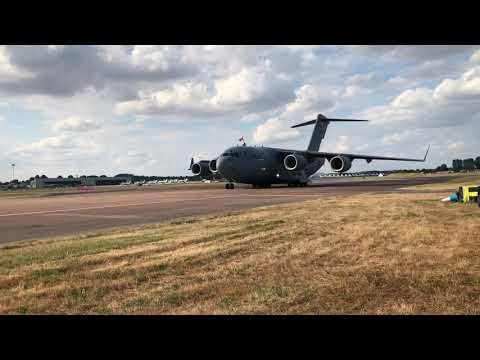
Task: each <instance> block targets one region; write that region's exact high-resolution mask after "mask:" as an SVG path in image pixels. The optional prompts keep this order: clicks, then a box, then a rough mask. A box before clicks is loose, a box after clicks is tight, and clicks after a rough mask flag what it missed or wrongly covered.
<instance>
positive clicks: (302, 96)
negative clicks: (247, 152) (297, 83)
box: [253, 84, 335, 143]
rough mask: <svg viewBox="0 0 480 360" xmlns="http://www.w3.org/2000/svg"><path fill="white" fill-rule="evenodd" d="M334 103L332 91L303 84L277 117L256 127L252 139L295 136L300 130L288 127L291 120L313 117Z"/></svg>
mask: <svg viewBox="0 0 480 360" xmlns="http://www.w3.org/2000/svg"><path fill="white" fill-rule="evenodd" d="M334 105H335V101H334V92H332V91H329V90H326V89H323V88H321V87H317V86H312V85H311V84H305V85H303V86H301V87H299V88H298V89H296V90H295V99H294V100H293V101H292V102H290V103H288V104H286V105H285V107H284V108H283V109H282V110H281V112H280V114H279V115H278V116H277V117H274V118H271V119H268V120H267V121H266V122H265V123H263V124H261V125H259V126H257V127H256V129H255V131H254V133H253V139H254V141H255V142H256V143H267V142H277V141H284V140H289V139H294V138H297V137H299V136H300V132H299V131H298V130H297V129H291V128H290V126H291V125H294V124H293V123H292V121H295V122H300V121H301V120H303V119H304V118H314V117H315V116H316V114H318V113H320V112H323V111H326V110H328V109H331V108H332V107H333V106H334Z"/></svg>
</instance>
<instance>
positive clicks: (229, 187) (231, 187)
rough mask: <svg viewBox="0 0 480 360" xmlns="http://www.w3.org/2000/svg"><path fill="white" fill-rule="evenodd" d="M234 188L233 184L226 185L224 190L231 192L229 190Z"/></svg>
mask: <svg viewBox="0 0 480 360" xmlns="http://www.w3.org/2000/svg"><path fill="white" fill-rule="evenodd" d="M234 188H235V185H233V183H226V184H225V189H227V190H231V189H234Z"/></svg>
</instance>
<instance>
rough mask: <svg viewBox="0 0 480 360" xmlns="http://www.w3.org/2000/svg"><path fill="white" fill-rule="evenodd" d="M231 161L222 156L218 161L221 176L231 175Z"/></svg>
mask: <svg viewBox="0 0 480 360" xmlns="http://www.w3.org/2000/svg"><path fill="white" fill-rule="evenodd" d="M229 160H230V159H228V158H225V157H224V156H220V157H219V158H218V159H217V170H218V172H219V173H220V175H223V176H228V174H229V173H230V171H229V169H230V168H231V164H230V161H229Z"/></svg>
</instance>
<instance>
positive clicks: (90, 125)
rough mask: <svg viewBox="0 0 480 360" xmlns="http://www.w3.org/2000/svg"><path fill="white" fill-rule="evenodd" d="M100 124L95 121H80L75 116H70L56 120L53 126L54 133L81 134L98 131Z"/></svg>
mask: <svg viewBox="0 0 480 360" xmlns="http://www.w3.org/2000/svg"><path fill="white" fill-rule="evenodd" d="M100 127H101V124H100V123H99V122H97V121H95V120H88V119H81V118H79V117H76V116H70V117H68V118H66V119H62V120H58V121H56V122H55V123H54V124H53V129H54V130H55V131H74V132H83V131H90V130H93V129H98V128H100Z"/></svg>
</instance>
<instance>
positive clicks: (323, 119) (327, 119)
mask: <svg viewBox="0 0 480 360" xmlns="http://www.w3.org/2000/svg"><path fill="white" fill-rule="evenodd" d="M318 120H319V121H328V122H330V121H338V122H356V121H362V122H365V121H368V120H357V119H333V118H320V117H319V118H318ZM316 122H317V119H315V120H309V121H306V122H304V123H301V124H297V125H293V126H292V128H296V127H300V126H307V125H313V124H315V123H316Z"/></svg>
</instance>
